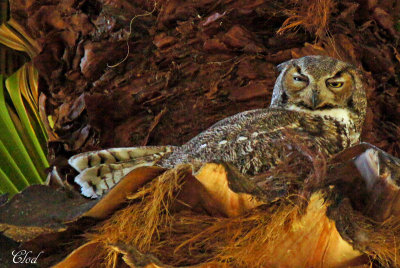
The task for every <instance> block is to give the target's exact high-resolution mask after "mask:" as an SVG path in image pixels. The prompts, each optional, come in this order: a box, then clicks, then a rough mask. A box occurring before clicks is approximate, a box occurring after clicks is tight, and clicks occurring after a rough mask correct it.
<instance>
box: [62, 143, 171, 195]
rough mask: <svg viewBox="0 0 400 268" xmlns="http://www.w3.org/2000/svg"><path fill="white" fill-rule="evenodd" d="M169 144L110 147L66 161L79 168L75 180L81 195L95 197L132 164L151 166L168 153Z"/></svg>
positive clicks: (123, 174)
mask: <svg viewBox="0 0 400 268" xmlns="http://www.w3.org/2000/svg"><path fill="white" fill-rule="evenodd" d="M172 150H173V147H172V146H162V147H130V148H112V149H106V150H101V151H92V152H87V153H82V154H79V155H75V156H73V157H71V158H70V159H69V161H68V163H69V164H70V165H71V166H72V167H74V168H75V169H76V170H77V171H79V172H80V174H79V175H78V176H76V177H75V182H76V183H77V184H79V185H80V186H81V191H82V194H83V195H84V196H87V197H91V198H97V197H100V196H102V195H103V194H104V193H105V192H107V191H108V190H109V189H111V188H112V187H113V186H114V185H115V184H117V183H118V182H119V181H120V180H121V179H122V178H123V177H124V176H125V175H127V174H128V173H129V172H130V171H132V170H134V169H135V168H138V167H142V166H153V165H155V164H156V163H157V162H158V161H159V160H160V159H161V158H162V157H163V156H165V155H167V154H169V153H171V152H172Z"/></svg>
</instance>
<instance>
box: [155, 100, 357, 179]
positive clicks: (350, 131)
mask: <svg viewBox="0 0 400 268" xmlns="http://www.w3.org/2000/svg"><path fill="white" fill-rule="evenodd" d="M336 112H337V113H334V114H333V115H330V114H312V113H307V112H303V111H290V110H285V109H271V108H270V109H258V110H252V111H247V112H243V113H239V114H237V115H234V116H231V117H229V118H226V119H224V120H222V121H220V122H218V123H216V124H214V125H213V126H211V127H210V128H209V129H207V130H206V131H204V132H202V133H200V134H199V135H198V136H196V137H195V138H193V139H192V140H190V141H189V142H187V143H186V144H184V145H183V146H181V147H178V148H176V149H175V150H174V151H173V153H172V154H171V155H170V156H169V157H167V158H164V159H163V160H162V161H161V163H159V164H160V165H161V166H164V167H168V168H171V167H173V166H175V165H176V164H179V163H187V162H212V161H224V162H230V163H232V164H233V165H235V166H236V167H237V168H238V169H239V170H240V171H241V172H242V173H246V174H249V175H255V174H258V173H261V172H265V171H267V170H268V169H269V168H271V167H273V166H276V165H278V164H279V163H280V162H282V160H283V159H284V158H285V157H286V155H285V154H286V152H287V150H285V148H284V147H288V148H290V147H291V146H292V145H296V144H297V145H298V144H300V143H301V144H303V145H306V146H307V147H308V148H310V149H312V150H317V151H318V152H319V153H322V154H324V155H326V156H327V157H329V156H331V155H333V154H336V153H338V152H340V151H342V150H343V149H345V148H347V147H349V146H351V145H353V144H355V143H357V142H358V138H359V135H357V133H356V130H355V127H354V124H353V122H352V120H351V117H348V118H346V117H345V118H342V117H341V115H342V114H341V113H340V111H336ZM335 114H338V115H340V116H335ZM346 119H347V120H346ZM295 143H296V144H295Z"/></svg>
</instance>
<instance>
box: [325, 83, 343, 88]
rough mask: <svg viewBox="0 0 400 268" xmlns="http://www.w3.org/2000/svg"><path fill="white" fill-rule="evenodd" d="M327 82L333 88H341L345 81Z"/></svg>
mask: <svg viewBox="0 0 400 268" xmlns="http://www.w3.org/2000/svg"><path fill="white" fill-rule="evenodd" d="M327 84H328V86H329V87H332V88H341V87H342V86H343V82H327Z"/></svg>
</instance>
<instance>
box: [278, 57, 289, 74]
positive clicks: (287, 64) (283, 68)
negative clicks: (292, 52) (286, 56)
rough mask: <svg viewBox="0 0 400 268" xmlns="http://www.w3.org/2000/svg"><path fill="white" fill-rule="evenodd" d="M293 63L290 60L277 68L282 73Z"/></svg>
mask: <svg viewBox="0 0 400 268" xmlns="http://www.w3.org/2000/svg"><path fill="white" fill-rule="evenodd" d="M292 63H293V60H288V61H285V62H282V63H281V64H279V65H277V66H276V69H277V70H278V72H282V71H283V70H285V69H286V67H287V66H289V65H291V64H292Z"/></svg>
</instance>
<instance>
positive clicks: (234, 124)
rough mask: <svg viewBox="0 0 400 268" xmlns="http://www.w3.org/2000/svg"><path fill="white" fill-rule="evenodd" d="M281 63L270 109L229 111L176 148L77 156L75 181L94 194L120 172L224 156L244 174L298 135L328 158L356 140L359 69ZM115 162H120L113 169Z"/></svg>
mask: <svg viewBox="0 0 400 268" xmlns="http://www.w3.org/2000/svg"><path fill="white" fill-rule="evenodd" d="M278 69H279V70H280V71H281V73H280V75H279V77H278V78H277V81H276V83H275V87H274V91H273V96H272V101H271V106H270V108H269V109H258V110H252V111H246V112H243V113H239V114H236V115H234V116H231V117H228V118H226V119H224V120H221V121H219V122H218V123H216V124H214V125H213V126H211V127H210V128H209V129H207V130H205V131H204V132H202V133H200V134H199V135H198V136H196V137H194V138H193V139H192V140H190V141H189V142H187V143H186V144H184V145H182V146H178V147H173V146H164V147H139V148H123V149H110V150H103V151H99V152H89V153H85V154H82V155H77V156H74V157H72V158H71V159H70V164H71V165H72V166H74V167H75V168H76V169H77V170H78V171H80V172H81V174H80V175H79V176H78V177H77V178H76V182H77V183H79V184H80V185H81V186H82V193H83V194H84V195H86V196H91V197H97V196H99V195H101V194H102V193H103V192H105V191H106V190H108V189H109V188H111V187H112V186H113V185H114V184H115V182H116V181H117V178H116V177H118V179H119V178H120V177H121V176H123V175H124V174H126V172H129V171H130V170H132V169H134V168H136V167H137V166H143V165H159V166H162V167H167V168H172V167H174V166H175V165H177V164H180V163H194V164H195V163H198V162H214V161H224V162H229V163H231V164H233V165H234V166H236V167H237V168H238V169H239V170H240V171H241V172H242V173H244V174H248V175H256V174H259V173H261V172H265V171H267V170H268V169H269V168H271V167H274V166H276V165H279V164H280V163H281V162H282V160H283V158H285V157H286V155H285V154H286V152H287V150H284V148H282V144H285V145H284V146H288V147H290V146H291V144H290V142H289V140H292V139H293V137H295V139H296V142H299V143H303V142H304V144H306V145H307V146H308V147H311V149H313V150H318V151H319V152H320V153H322V154H324V155H326V156H327V157H329V156H331V155H333V154H336V153H338V152H340V151H342V150H343V149H345V148H348V147H349V146H352V145H354V144H356V143H357V142H359V137H360V132H361V128H362V123H363V121H364V117H365V110H366V97H365V92H364V87H363V83H362V76H361V74H360V72H359V71H358V70H357V69H356V68H355V67H354V66H352V65H350V64H348V63H345V62H342V61H339V60H336V59H332V58H329V57H324V56H307V57H303V58H300V59H295V60H290V61H288V62H285V63H283V64H281V65H279V66H278ZM286 141H288V142H286ZM285 142H286V143H285ZM119 150H120V151H121V153H120V152H119ZM110 152H112V153H110ZM99 155H100V156H101V157H99ZM94 158H96V159H97V160H96V161H93V159H94ZM121 162H122V163H123V164H121ZM111 163H119V164H117V165H114V166H113V168H109V166H110V165H111ZM127 163H129V164H127ZM98 165H100V166H98ZM118 165H123V166H121V168H119V167H118ZM127 165H128V166H129V167H127ZM122 169H123V170H124V172H121V170H122ZM87 170H90V172H88V171H87ZM117 172H119V174H118V175H119V176H116V173H117ZM89 173H90V174H89ZM89 175H90V176H89ZM93 175H96V176H93Z"/></svg>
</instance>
